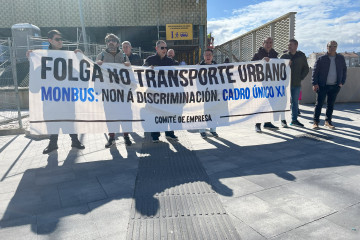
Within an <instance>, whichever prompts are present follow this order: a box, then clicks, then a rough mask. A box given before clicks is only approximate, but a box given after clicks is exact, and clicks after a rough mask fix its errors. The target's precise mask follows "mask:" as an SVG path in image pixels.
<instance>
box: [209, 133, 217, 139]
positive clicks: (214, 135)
mask: <svg viewBox="0 0 360 240" xmlns="http://www.w3.org/2000/svg"><path fill="white" fill-rule="evenodd" d="M210 133H211V134H212V135H213V137H216V138H217V137H219V134H217V133H216V132H210Z"/></svg>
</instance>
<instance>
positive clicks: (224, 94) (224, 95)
mask: <svg viewBox="0 0 360 240" xmlns="http://www.w3.org/2000/svg"><path fill="white" fill-rule="evenodd" d="M227 93H228V91H227V90H226V89H224V90H223V99H224V101H227V100H228V98H227V96H226V94H227Z"/></svg>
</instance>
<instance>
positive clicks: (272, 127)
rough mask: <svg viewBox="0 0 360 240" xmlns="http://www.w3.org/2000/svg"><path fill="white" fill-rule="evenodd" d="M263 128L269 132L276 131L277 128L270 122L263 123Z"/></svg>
mask: <svg viewBox="0 0 360 240" xmlns="http://www.w3.org/2000/svg"><path fill="white" fill-rule="evenodd" d="M264 128H266V129H269V130H278V129H279V128H278V127H276V126H274V125H273V124H272V123H271V122H266V123H264Z"/></svg>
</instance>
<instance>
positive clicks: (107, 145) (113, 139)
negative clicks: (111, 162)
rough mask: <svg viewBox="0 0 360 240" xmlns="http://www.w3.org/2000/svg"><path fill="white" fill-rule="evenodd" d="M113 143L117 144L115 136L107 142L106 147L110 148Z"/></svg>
mask: <svg viewBox="0 0 360 240" xmlns="http://www.w3.org/2000/svg"><path fill="white" fill-rule="evenodd" d="M112 145H115V138H109V140H108V142H107V143H106V144H105V148H110V147H111V146H112Z"/></svg>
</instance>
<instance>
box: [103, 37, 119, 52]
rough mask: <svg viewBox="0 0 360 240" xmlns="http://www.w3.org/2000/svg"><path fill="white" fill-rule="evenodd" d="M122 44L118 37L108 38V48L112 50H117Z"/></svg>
mask: <svg viewBox="0 0 360 240" xmlns="http://www.w3.org/2000/svg"><path fill="white" fill-rule="evenodd" d="M119 46H120V44H119V42H118V40H117V39H115V38H108V39H106V48H107V49H108V50H109V51H110V52H115V51H116V50H117V49H118V48H119Z"/></svg>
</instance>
